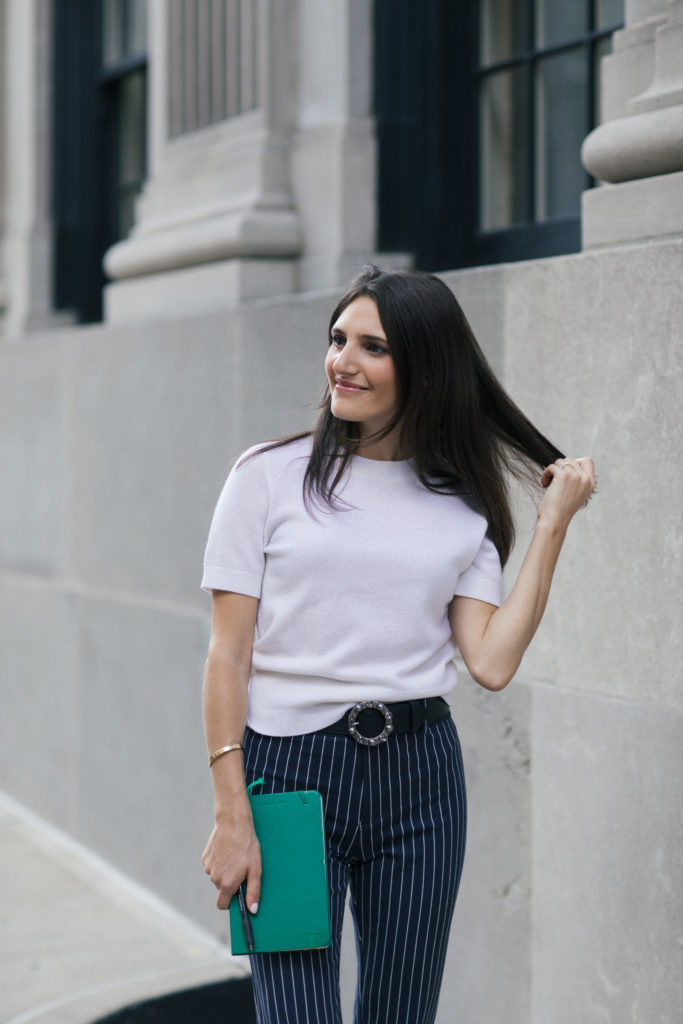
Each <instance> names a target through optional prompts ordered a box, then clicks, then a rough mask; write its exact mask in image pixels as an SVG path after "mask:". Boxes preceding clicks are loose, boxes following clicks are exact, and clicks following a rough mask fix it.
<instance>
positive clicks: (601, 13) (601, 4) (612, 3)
mask: <svg viewBox="0 0 683 1024" xmlns="http://www.w3.org/2000/svg"><path fill="white" fill-rule="evenodd" d="M596 7H597V16H596V25H595V27H596V28H598V29H600V28H612V27H613V26H614V25H621V24H622V23H623V21H624V0H597V3H596Z"/></svg>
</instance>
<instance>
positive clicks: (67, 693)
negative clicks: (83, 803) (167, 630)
mask: <svg viewBox="0 0 683 1024" xmlns="http://www.w3.org/2000/svg"><path fill="white" fill-rule="evenodd" d="M0 622H2V633H3V635H2V643H1V644H0V685H1V686H2V714H1V715H0V789H4V790H6V791H7V792H9V793H11V794H12V795H13V796H14V797H15V798H16V799H17V800H20V801H22V802H23V803H25V804H27V805H28V806H29V807H31V808H33V810H35V811H36V812H37V813H38V814H41V815H42V816H43V817H45V818H46V819H48V820H49V821H51V822H54V823H56V824H59V825H60V826H61V827H63V828H73V827H74V826H75V819H76V808H75V803H74V790H75V786H76V780H77V771H78V763H77V756H76V750H77V741H78V730H79V720H80V718H79V712H80V707H79V698H80V686H79V675H78V671H77V643H78V641H77V632H76V624H75V619H74V602H73V599H72V597H71V596H69V595H68V594H65V593H63V592H62V591H60V590H59V589H58V588H57V587H55V586H53V585H52V584H51V583H50V582H49V581H45V580H43V579H40V578H36V577H31V576H28V575H19V574H16V575H15V574H11V573H0Z"/></svg>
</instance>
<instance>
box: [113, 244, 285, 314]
mask: <svg viewBox="0 0 683 1024" xmlns="http://www.w3.org/2000/svg"><path fill="white" fill-rule="evenodd" d="M296 273H297V266H296V263H295V261H294V260H292V259H227V260H225V259H223V260H216V261H215V262H207V263H201V264H200V265H199V266H192V267H184V268H182V269H172V270H166V271H164V272H160V273H155V274H145V275H144V276H140V277H127V278H125V279H123V280H121V281H114V282H113V283H112V284H109V285H107V287H106V288H105V292H104V301H105V319H106V320H107V321H108V322H109V323H114V324H119V323H129V322H133V323H139V322H140V321H145V320H150V319H152V320H154V319H156V320H158V319H163V318H165V317H166V315H167V312H168V310H169V309H171V308H172V309H173V310H174V312H176V313H177V314H178V315H179V316H191V315H192V314H195V315H198V314H205V313H207V312H212V311H214V310H217V309H226V308H231V307H234V306H237V305H239V304H240V303H241V302H248V301H249V300H251V299H259V298H263V297H264V296H266V297H270V296H273V295H286V294H288V293H290V292H293V291H294V290H295V283H296Z"/></svg>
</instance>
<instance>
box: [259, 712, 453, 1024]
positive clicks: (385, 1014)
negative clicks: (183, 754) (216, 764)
mask: <svg viewBox="0 0 683 1024" xmlns="http://www.w3.org/2000/svg"><path fill="white" fill-rule="evenodd" d="M245 767H246V774H247V781H248V782H250V781H252V780H253V779H256V778H259V777H260V776H263V778H264V779H265V785H264V787H263V788H262V790H261V792H264V793H268V792H278V791H282V790H292V789H318V790H319V791H320V792H321V793H322V795H323V801H324V806H325V823H326V831H327V841H328V866H329V879H330V894H331V915H332V945H331V946H330V948H329V949H325V950H305V951H302V952H295V953H268V954H261V955H259V956H252V957H251V968H252V975H253V980H254V994H255V1000H256V1011H257V1020H258V1022H259V1024H341V1022H342V1017H341V1008H340V998H339V955H340V942H341V927H342V918H343V913H344V903H345V898H346V891H347V888H350V892H351V911H352V915H353V920H354V922H355V927H356V947H357V950H358V961H359V976H358V987H357V991H356V1006H355V1014H354V1021H355V1024H385V1022H386V1024H430V1022H433V1021H434V1019H435V1017H436V1008H437V1002H438V998H439V989H440V986H441V978H442V975H443V967H444V960H445V957H446V947H447V943H448V933H449V930H450V924H451V918H452V916H453V910H454V907H455V898H456V895H457V891H458V884H459V881H460V874H461V871H462V864H463V859H464V854H465V830H466V800H465V778H464V773H463V767H462V756H461V752H460V744H459V741H458V735H457V732H456V728H455V725H454V723H453V721H452V719H451V718H450V717H448V718H444V719H442V720H441V721H440V722H436V723H435V724H433V725H425V726H423V728H422V729H421V730H420V731H419V732H417V733H407V734H404V735H400V736H395V735H394V736H390V737H389V739H388V741H387V742H386V743H382V744H380V745H379V746H378V747H364V746H360V745H359V744H357V743H356V742H355V741H354V740H353V739H351V738H350V737H346V736H333V735H328V734H325V733H308V734H305V735H303V736H287V737H272V736H261V735H259V734H258V733H254V732H252V731H251V730H249V729H247V733H246V739H245Z"/></svg>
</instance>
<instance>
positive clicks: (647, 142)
mask: <svg viewBox="0 0 683 1024" xmlns="http://www.w3.org/2000/svg"><path fill="white" fill-rule="evenodd" d="M626 13H627V25H626V28H625V29H624V30H623V31H622V32H617V33H616V34H615V40H614V53H613V54H612V55H611V56H610V57H607V58H606V59H605V61H604V62H603V71H604V74H603V84H604V93H605V99H604V104H603V124H602V125H601V126H600V127H599V128H596V129H595V131H593V132H591V134H590V135H589V136H588V138H587V139H586V140H585V142H584V145H583V152H582V156H583V162H584V165H585V167H586V168H587V170H588V171H590V173H591V174H593V175H594V176H595V177H596V178H599V179H600V181H602V182H605V183H607V184H605V186H604V187H602V188H598V189H592V190H590V191H588V192H584V195H583V247H584V249H591V248H596V247H599V246H604V245H615V244H620V243H623V242H632V241H639V240H645V239H649V238H660V237H663V236H679V235H681V234H683V0H668V3H667V0H632V2H631V3H629V4H627V8H626ZM631 18H633V19H634V21H633V22H632V23H631V22H630V21H629V19H631Z"/></svg>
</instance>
